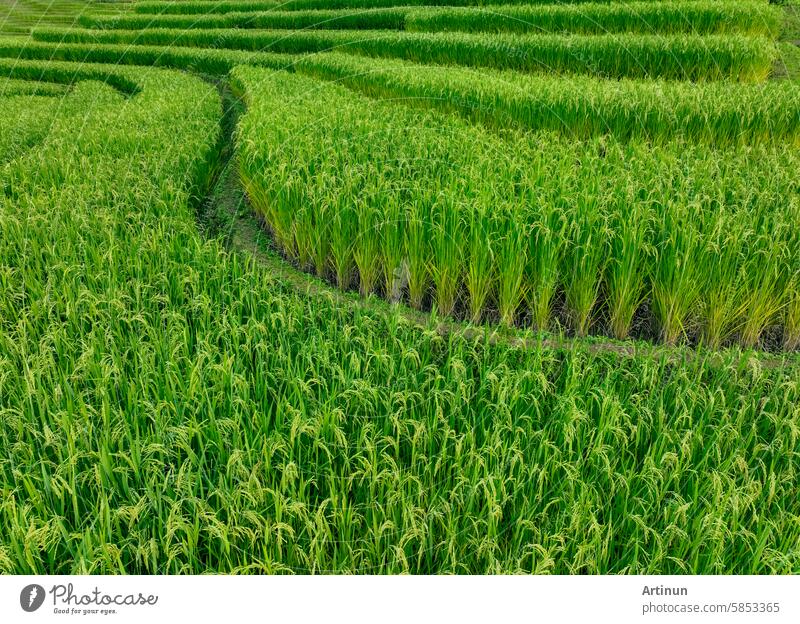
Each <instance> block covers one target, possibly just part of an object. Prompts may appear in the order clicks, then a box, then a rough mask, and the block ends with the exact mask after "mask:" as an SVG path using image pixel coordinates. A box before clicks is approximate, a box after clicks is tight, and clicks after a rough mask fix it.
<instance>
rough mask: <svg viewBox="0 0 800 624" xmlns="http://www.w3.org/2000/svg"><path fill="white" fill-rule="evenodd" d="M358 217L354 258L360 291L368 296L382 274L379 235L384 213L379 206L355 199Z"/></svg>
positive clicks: (362, 294)
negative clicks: (381, 212)
mask: <svg viewBox="0 0 800 624" xmlns="http://www.w3.org/2000/svg"><path fill="white" fill-rule="evenodd" d="M354 203H355V213H356V219H357V223H358V225H357V227H356V238H355V240H354V241H353V259H354V260H355V263H356V267H357V268H358V277H359V286H358V287H359V292H360V293H361V296H362V297H366V296H367V295H369V294H370V293H372V292H373V291H374V290H375V286H376V284H377V282H378V277H379V276H380V275H381V264H380V261H381V239H380V236H379V233H380V225H381V221H382V215H381V214H380V213H379V211H378V208H377V206H374V205H373V204H372V203H371V202H368V201H366V200H364V199H355V200H354Z"/></svg>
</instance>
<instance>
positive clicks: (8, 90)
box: [0, 78, 66, 127]
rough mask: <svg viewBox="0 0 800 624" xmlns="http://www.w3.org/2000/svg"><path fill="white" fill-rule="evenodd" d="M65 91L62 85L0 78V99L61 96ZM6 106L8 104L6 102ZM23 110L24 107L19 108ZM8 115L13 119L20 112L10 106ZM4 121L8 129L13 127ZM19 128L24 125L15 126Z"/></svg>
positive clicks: (8, 121)
mask: <svg viewBox="0 0 800 624" xmlns="http://www.w3.org/2000/svg"><path fill="white" fill-rule="evenodd" d="M65 90H66V87H65V86H64V85H54V84H48V83H46V82H36V81H34V80H16V79H14V78H0V97H9V96H12V95H41V96H48V95H63V94H64V92H65ZM6 104H9V103H8V102H6ZM21 108H24V107H21ZM9 111H10V115H11V117H13V116H14V115H15V114H17V113H18V112H20V110H19V109H18V108H17V107H15V106H11V107H10V109H9ZM4 121H6V122H7V123H8V124H9V126H7V127H10V126H12V125H15V124H14V122H12V121H11V120H10V119H6V120H4ZM16 125H19V126H24V125H25V124H24V123H19V124H16Z"/></svg>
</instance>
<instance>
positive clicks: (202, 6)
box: [133, 0, 596, 15]
mask: <svg viewBox="0 0 800 624" xmlns="http://www.w3.org/2000/svg"><path fill="white" fill-rule="evenodd" d="M569 1H570V2H575V3H580V2H592V1H596V0H569ZM551 2H553V0H214V1H212V2H209V1H208V0H183V1H181V2H170V1H169V0H166V1H165V0H147V1H145V2H136V3H135V4H134V5H133V11H134V12H136V13H145V14H173V15H175V14H183V15H198V14H204V13H245V12H253V11H272V10H276V11H318V10H342V9H350V10H369V9H380V8H394V7H409V6H411V7H420V6H425V7H427V6H491V5H497V6H499V5H511V4H549V3H551Z"/></svg>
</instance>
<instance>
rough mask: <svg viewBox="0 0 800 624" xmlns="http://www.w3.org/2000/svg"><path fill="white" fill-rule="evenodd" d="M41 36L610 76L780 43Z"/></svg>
mask: <svg viewBox="0 0 800 624" xmlns="http://www.w3.org/2000/svg"><path fill="white" fill-rule="evenodd" d="M33 36H34V38H35V39H37V40H39V41H65V42H73V43H93V42H96V43H116V44H139V45H160V46H165V47H169V46H191V47H203V48H230V49H238V50H251V51H269V52H277V53H286V54H301V53H313V52H326V51H329V50H333V49H335V50H337V51H345V52H348V53H352V54H358V55H363V56H371V57H389V58H403V59H407V60H411V61H416V62H421V63H432V64H441V65H467V66H471V67H490V68H496V69H513V70H519V71H526V72H540V71H551V72H556V73H585V74H591V75H598V76H604V77H609V78H622V77H634V78H635V77H651V78H665V79H680V80H696V81H703V80H716V79H722V78H727V79H733V80H742V81H751V80H752V81H760V80H763V79H764V78H766V77H767V76H768V75H769V72H770V69H771V67H772V61H773V60H774V57H775V53H776V52H775V46H774V44H773V43H772V42H771V41H769V40H768V39H767V38H765V37H744V36H736V35H725V36H722V35H708V36H697V35H672V36H656V35H634V34H619V35H510V34H509V35H494V34H491V35H490V34H471V33H409V32H391V31H321V30H318V31H290V32H287V31H269V30H265V31H243V30H241V29H216V30H215V29H212V30H169V29H164V30H162V29H153V30H143V31H136V30H114V31H101V30H84V29H37V30H35V31H34V32H33Z"/></svg>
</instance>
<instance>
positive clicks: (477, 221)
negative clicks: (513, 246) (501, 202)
mask: <svg viewBox="0 0 800 624" xmlns="http://www.w3.org/2000/svg"><path fill="white" fill-rule="evenodd" d="M469 214H470V222H469V226H468V231H469V235H468V242H467V254H468V259H467V269H466V272H465V275H464V282H465V286H466V289H467V293H468V295H469V312H470V318H471V320H472V322H473V323H479V322H480V320H481V317H482V316H483V312H484V309H485V308H486V306H487V304H488V302H489V298H490V297H491V295H492V293H493V292H494V290H495V283H496V276H495V274H494V271H495V258H494V248H495V245H496V239H497V229H496V227H495V223H496V222H495V221H494V220H493V219H492V217H491V214H490V212H489V210H488V209H486V208H483V207H478V208H475V209H473V210H471V211H470V213H469Z"/></svg>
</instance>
